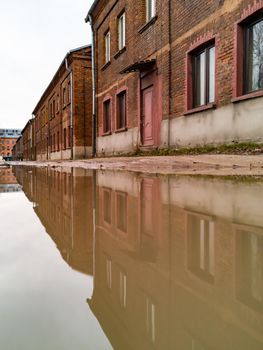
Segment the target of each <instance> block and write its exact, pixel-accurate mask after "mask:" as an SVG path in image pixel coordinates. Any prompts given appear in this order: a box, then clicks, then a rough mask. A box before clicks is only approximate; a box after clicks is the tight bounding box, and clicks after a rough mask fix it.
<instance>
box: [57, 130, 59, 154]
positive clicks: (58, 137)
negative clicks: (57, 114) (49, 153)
mask: <svg viewBox="0 0 263 350" xmlns="http://www.w3.org/2000/svg"><path fill="white" fill-rule="evenodd" d="M57 142H58V151H59V131H58V132H57Z"/></svg>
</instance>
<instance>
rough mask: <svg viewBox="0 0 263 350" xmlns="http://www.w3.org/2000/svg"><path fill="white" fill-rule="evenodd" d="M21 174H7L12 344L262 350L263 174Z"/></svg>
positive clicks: (7, 332)
mask: <svg viewBox="0 0 263 350" xmlns="http://www.w3.org/2000/svg"><path fill="white" fill-rule="evenodd" d="M63 170H64V171H63ZM13 173H14V176H13V174H12V170H11V169H6V170H1V171H0V220H1V233H0V315H1V317H0V336H1V344H2V347H3V348H4V349H5V350H13V349H14V350H17V349H20V350H24V349H26V350H28V349H34V350H35V349H37V350H39V349H40V350H41V349H43V350H44V349H45V350H49V349H52V350H53V349H54V350H55V349H56V350H59V349H61V350H67V349H92V350H93V349H98V350H103V349H125V350H126V349H136V350H139V349H142V350H144V349H162V350H163V349H178V350H209V349H218V350H219V349H220V350H222V349H224V350H228V349H229V350H235V349H236V350H243V349H244V350H248V349H249V350H257V349H262V348H263V215H262V198H263V183H262V182H261V181H249V182H246V181H239V180H238V178H237V177H235V179H234V180H231V179H230V178H229V179H218V178H209V177H208V178H206V177H203V178H201V177H187V176H181V177H180V176H176V177H168V176H164V177H148V176H144V175H141V174H140V175H136V174H134V173H128V172H110V171H106V172H101V171H98V172H95V171H91V170H85V169H58V170H52V169H49V168H27V167H15V168H13ZM21 187H22V189H21Z"/></svg>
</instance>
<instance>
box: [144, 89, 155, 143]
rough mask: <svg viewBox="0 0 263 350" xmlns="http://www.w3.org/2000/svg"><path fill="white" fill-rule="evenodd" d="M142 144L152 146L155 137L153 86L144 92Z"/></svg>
mask: <svg viewBox="0 0 263 350" xmlns="http://www.w3.org/2000/svg"><path fill="white" fill-rule="evenodd" d="M142 143H143V146H152V145H153V144H154V137H153V86H151V87H149V88H147V89H145V90H143V91H142Z"/></svg>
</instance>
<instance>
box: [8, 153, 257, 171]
mask: <svg viewBox="0 0 263 350" xmlns="http://www.w3.org/2000/svg"><path fill="white" fill-rule="evenodd" d="M9 164H11V165H25V166H41V167H43V166H49V167H53V168H57V167H67V168H68V167H80V168H84V169H100V170H106V169H107V170H110V169H112V170H128V171H134V172H142V173H149V174H190V175H193V174H202V175H222V176H227V175H254V176H257V175H258V176H259V175H263V155H249V156H248V155H195V156H161V157H147V156H145V157H114V158H96V159H85V160H76V161H47V162H28V161H27V162H10V163H9Z"/></svg>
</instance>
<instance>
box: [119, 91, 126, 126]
mask: <svg viewBox="0 0 263 350" xmlns="http://www.w3.org/2000/svg"><path fill="white" fill-rule="evenodd" d="M125 127H126V91H123V92H121V93H120V94H118V95H117V129H124V128H125Z"/></svg>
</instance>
